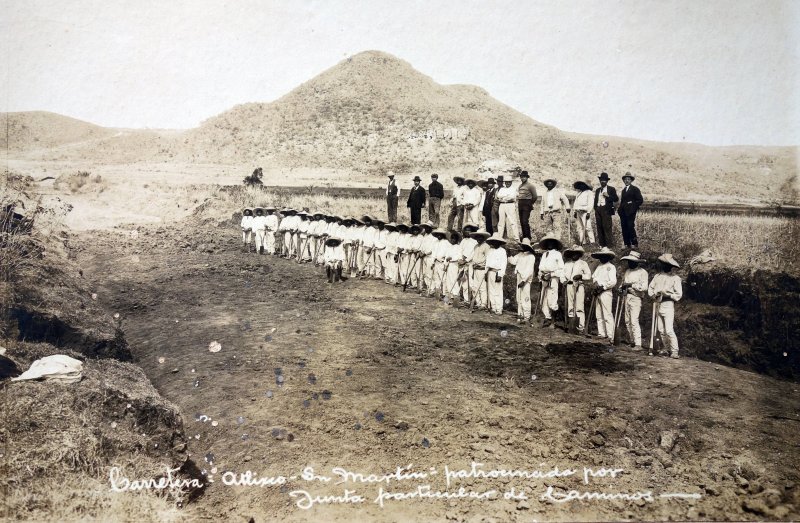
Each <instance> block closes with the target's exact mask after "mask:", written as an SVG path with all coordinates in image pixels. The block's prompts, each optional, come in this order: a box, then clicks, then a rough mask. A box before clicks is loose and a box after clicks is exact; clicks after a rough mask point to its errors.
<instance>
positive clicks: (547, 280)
mask: <svg viewBox="0 0 800 523" xmlns="http://www.w3.org/2000/svg"><path fill="white" fill-rule="evenodd" d="M539 248H540V249H542V251H543V252H542V259H541V260H539V279H540V280H542V282H543V283H542V285H544V286H545V291H544V298H543V299H542V313H543V314H544V321H543V322H542V327H550V328H551V329H552V328H555V324H554V323H553V313H554V312H555V311H557V310H558V284H559V282H563V281H565V279H564V258H563V257H562V256H561V240H560V239H558V237H556V236H555V235H552V234H548V235H546V236H545V237H544V238H542V239H541V240H539Z"/></svg>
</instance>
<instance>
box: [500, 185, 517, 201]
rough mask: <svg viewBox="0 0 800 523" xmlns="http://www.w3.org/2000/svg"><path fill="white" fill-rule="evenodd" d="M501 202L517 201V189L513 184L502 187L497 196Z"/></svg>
mask: <svg viewBox="0 0 800 523" xmlns="http://www.w3.org/2000/svg"><path fill="white" fill-rule="evenodd" d="M495 198H497V200H499V201H500V203H509V202H515V201H516V200H517V189H516V187H514V186H513V185H512V186H511V187H506V186H505V185H504V186H503V187H500V188H499V189H498V190H497V195H496V196H495Z"/></svg>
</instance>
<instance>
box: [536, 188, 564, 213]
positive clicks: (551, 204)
mask: <svg viewBox="0 0 800 523" xmlns="http://www.w3.org/2000/svg"><path fill="white" fill-rule="evenodd" d="M561 209H569V200H568V199H567V195H566V194H564V191H562V190H561V188H560V187H553V188H552V189H551V190H549V191H547V192H545V194H544V196H543V197H542V204H541V210H540V211H539V213H540V214H543V213H546V212H548V211H560V210H561Z"/></svg>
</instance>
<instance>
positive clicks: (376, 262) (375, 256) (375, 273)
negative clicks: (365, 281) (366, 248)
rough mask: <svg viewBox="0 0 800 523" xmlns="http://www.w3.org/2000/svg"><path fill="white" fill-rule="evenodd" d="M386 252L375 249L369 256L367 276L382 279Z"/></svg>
mask: <svg viewBox="0 0 800 523" xmlns="http://www.w3.org/2000/svg"><path fill="white" fill-rule="evenodd" d="M383 261H384V252H383V250H382V249H373V250H372V252H371V253H369V256H367V274H369V275H370V276H372V277H373V278H378V279H380V278H381V277H382V274H383Z"/></svg>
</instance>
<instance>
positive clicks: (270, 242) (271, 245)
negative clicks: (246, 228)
mask: <svg viewBox="0 0 800 523" xmlns="http://www.w3.org/2000/svg"><path fill="white" fill-rule="evenodd" d="M264 250H265V251H266V252H267V254H275V232H273V231H266V232H264Z"/></svg>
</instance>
